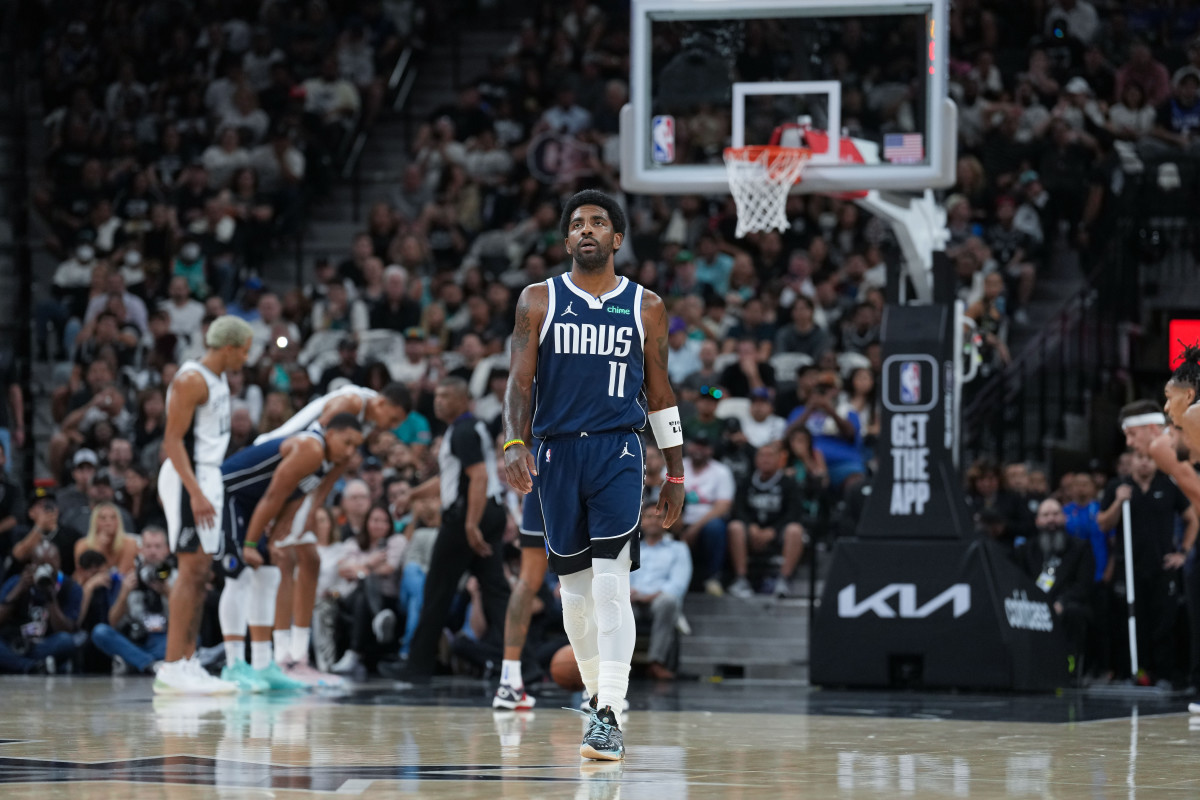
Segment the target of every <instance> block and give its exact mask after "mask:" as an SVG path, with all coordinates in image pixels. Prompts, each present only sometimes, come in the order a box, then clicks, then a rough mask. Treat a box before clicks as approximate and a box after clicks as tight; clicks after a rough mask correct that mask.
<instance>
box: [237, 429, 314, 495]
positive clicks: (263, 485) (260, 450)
mask: <svg viewBox="0 0 1200 800" xmlns="http://www.w3.org/2000/svg"><path fill="white" fill-rule="evenodd" d="M293 435H294V436H312V437H313V438H315V439H317V440H318V441H319V442H320V443H321V447H322V448H324V447H325V430H324V428H322V426H321V424H320V423H316V422H314V423H313V424H312V425H310V426H309V427H308V429H307V430H304V431H301V432H300V433H297V434H293ZM289 438H291V437H288V436H284V437H280V438H278V439H270V440H268V441H265V442H263V443H262V444H255V445H251V446H250V447H247V448H245V449H243V450H239V451H237V452H236V453H234V454H233V455H232V456H230V457H229V458H227V459H225V463H224V464H222V465H221V480H222V481H223V482H224V483H225V497H226V498H229V497H235V496H236V497H237V498H238V499H239V500H243V501H250V502H255V503H256V502H258V501H259V500H261V499H262V496H263V495H264V494H266V493H267V487H268V486H269V485H270V484H271V476H272V475H274V474H275V470H277V469H279V462H280V461H282V460H283V456H282V455H280V454H279V448H280V447H281V446H282V445H283V443H284V442H285V441H287V440H288V439H289ZM332 466H333V465H332V464H330V463H329V462H328V461H323V462H321V468H320V469H319V470H317V471H316V472H314V473H313V474H312V475H306V476H305V477H304V478H303V479H302V480H301V481H300V485H299V486H297V487H296V491H295V492H293V493H292V495H291V497H289V498H288V499H293V498H296V497H301V496H303V495H306V494H308V493H309V492H311V491H312V490H313V489H315V488H317V484H319V483H320V482H321V478H323V477H324V476H325V473H327V472H328V471H329V470H330V468H331V467H332Z"/></svg>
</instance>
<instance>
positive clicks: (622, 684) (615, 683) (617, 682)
mask: <svg viewBox="0 0 1200 800" xmlns="http://www.w3.org/2000/svg"><path fill="white" fill-rule="evenodd" d="M628 692H629V665H628V664H624V663H622V662H620V661H602V662H600V691H599V692H598V694H599V698H598V699H597V700H596V708H597V709H601V708H604V707H605V706H608V707H610V708H611V709H612V712H613V715H614V716H615V717H616V718H617V724H618V725H620V724H621V710H622V709H623V708H624V707H625V695H626V694H627V693H628Z"/></svg>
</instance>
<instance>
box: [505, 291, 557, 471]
mask: <svg viewBox="0 0 1200 800" xmlns="http://www.w3.org/2000/svg"><path fill="white" fill-rule="evenodd" d="M548 303H549V293H548V291H547V289H546V284H544V283H535V284H533V285H531V286H526V287H525V291H523V292H521V298H520V299H519V300H518V301H517V320H516V327H514V329H513V335H512V348H511V349H512V361H511V364H510V366H509V371H508V386H507V388H505V390H504V441H506V442H509V441H512V440H513V439H520V438H522V437H523V436H525V435H526V433H527V432H528V431H529V428H530V418H531V416H532V414H533V408H532V403H533V379H534V377H535V376H536V375H537V354H538V336H539V333H540V332H541V329H542V320H543V319H545V316H546V306H547V305H548ZM504 465H505V469H506V470H507V472H508V485H509V486H511V487H513V489H515V490H517V491H518V492H520V493H521V494H528V493H529V492H530V491H532V490H533V478H532V477H531V476H532V475H536V474H537V463H536V461H535V459H534V457H533V454H532V453H530V452H529V448H528V447H527V446H526V445H521V444H516V445H513V446H512V447H510V448H508V449H507V450H505V451H504Z"/></svg>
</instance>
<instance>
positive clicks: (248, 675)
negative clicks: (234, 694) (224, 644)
mask: <svg viewBox="0 0 1200 800" xmlns="http://www.w3.org/2000/svg"><path fill="white" fill-rule="evenodd" d="M221 680H223V681H228V682H229V683H233V684H236V685H237V687H238V691H239V692H246V693H250V694H254V693H258V692H269V691H271V684H269V683H267V682H266V681H265V680H263V679H262V678H261V677H259V675H258V673H256V672H255V671H254V669H253V668H252V667H251V666H250V665H249V664H247V663H246V662H245V661H235V662H234V663H233V664H226V665H225V667H224V668H223V669H222V670H221Z"/></svg>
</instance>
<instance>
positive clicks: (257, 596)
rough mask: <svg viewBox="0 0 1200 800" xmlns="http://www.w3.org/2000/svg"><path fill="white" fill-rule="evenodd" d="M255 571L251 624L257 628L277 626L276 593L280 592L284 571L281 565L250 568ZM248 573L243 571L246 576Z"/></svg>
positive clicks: (251, 594) (250, 608) (251, 597)
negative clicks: (280, 567)
mask: <svg viewBox="0 0 1200 800" xmlns="http://www.w3.org/2000/svg"><path fill="white" fill-rule="evenodd" d="M249 571H250V572H253V573H254V578H253V581H254V583H253V586H254V588H253V589H252V590H251V593H250V605H249V613H248V614H247V616H248V617H249V619H250V625H251V626H252V627H255V628H272V627H274V626H275V595H276V594H278V593H279V582H280V581H281V580H283V573H282V572H280V571H279V567H269V566H264V567H259V568H258V569H255V570H249ZM245 574H246V573H245V572H243V573H242V575H243V576H244V575H245Z"/></svg>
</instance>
